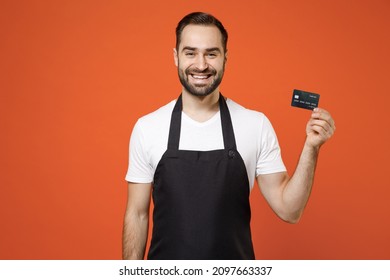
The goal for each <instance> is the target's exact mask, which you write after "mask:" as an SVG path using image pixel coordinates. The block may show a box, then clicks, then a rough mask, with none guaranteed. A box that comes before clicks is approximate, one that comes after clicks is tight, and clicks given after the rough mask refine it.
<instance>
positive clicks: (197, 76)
mask: <svg viewBox="0 0 390 280" xmlns="http://www.w3.org/2000/svg"><path fill="white" fill-rule="evenodd" d="M192 77H194V78H195V79H207V78H208V76H199V75H192Z"/></svg>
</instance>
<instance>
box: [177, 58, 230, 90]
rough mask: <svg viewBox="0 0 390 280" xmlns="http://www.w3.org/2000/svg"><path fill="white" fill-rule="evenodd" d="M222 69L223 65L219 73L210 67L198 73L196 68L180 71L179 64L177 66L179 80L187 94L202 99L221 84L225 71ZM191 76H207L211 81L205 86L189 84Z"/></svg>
mask: <svg viewBox="0 0 390 280" xmlns="http://www.w3.org/2000/svg"><path fill="white" fill-rule="evenodd" d="M224 68H225V64H224V65H223V68H222V71H221V72H219V73H217V71H216V70H215V69H214V68H211V67H210V66H209V67H208V68H207V69H205V70H203V71H200V70H198V69H196V68H187V69H185V70H182V69H180V64H179V67H178V74H179V80H180V83H181V84H182V85H183V87H184V88H185V89H186V91H187V92H189V93H190V94H192V95H194V96H198V97H201V96H202V97H204V96H207V95H209V94H211V93H212V92H214V91H215V90H216V89H217V88H218V86H219V85H220V84H221V82H222V77H223V74H224V70H225V69H224ZM193 74H195V75H196V74H200V75H208V76H210V78H212V81H211V82H210V83H208V84H205V85H203V84H201V85H197V84H191V83H190V81H189V76H190V75H193Z"/></svg>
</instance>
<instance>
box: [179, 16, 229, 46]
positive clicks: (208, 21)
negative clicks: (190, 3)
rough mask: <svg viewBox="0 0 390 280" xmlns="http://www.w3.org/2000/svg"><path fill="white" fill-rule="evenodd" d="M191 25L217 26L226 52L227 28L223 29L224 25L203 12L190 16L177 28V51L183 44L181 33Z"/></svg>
mask: <svg viewBox="0 0 390 280" xmlns="http://www.w3.org/2000/svg"><path fill="white" fill-rule="evenodd" d="M190 24H195V25H205V26H210V25H214V26H216V27H217V28H218V29H219V31H220V32H221V35H222V45H223V49H224V51H225V52H226V46H227V40H228V33H227V31H226V29H225V27H223V25H222V23H221V22H220V21H219V20H218V19H217V18H216V17H214V16H213V15H210V14H206V13H202V12H195V13H191V14H188V15H186V16H185V17H184V18H182V20H181V21H180V22H179V23H178V25H177V27H176V50H178V51H179V45H180V42H181V33H182V32H183V29H184V28H185V27H186V26H187V25H190Z"/></svg>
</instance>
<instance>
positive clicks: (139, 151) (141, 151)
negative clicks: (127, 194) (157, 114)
mask: <svg viewBox="0 0 390 280" xmlns="http://www.w3.org/2000/svg"><path fill="white" fill-rule="evenodd" d="M149 158H150V157H149V156H148V152H147V143H146V142H145V139H144V135H143V133H142V125H141V122H140V120H138V121H137V123H136V124H135V126H134V128H133V132H132V133H131V137H130V145H129V166H128V170H127V174H126V181H128V182H132V183H151V182H152V181H153V170H152V166H151V164H150V160H149Z"/></svg>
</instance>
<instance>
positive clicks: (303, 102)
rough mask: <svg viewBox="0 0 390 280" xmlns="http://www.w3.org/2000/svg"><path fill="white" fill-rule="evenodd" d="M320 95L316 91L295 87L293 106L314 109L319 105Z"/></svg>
mask: <svg viewBox="0 0 390 280" xmlns="http://www.w3.org/2000/svg"><path fill="white" fill-rule="evenodd" d="M319 101H320V95H319V94H317V93H314V92H308V91H303V90H299V89H294V92H293V96H292V101H291V106H294V107H299V108H303V109H308V110H313V109H314V108H317V107H318V102H319Z"/></svg>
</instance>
